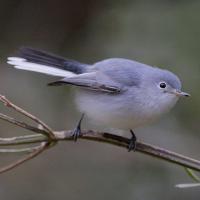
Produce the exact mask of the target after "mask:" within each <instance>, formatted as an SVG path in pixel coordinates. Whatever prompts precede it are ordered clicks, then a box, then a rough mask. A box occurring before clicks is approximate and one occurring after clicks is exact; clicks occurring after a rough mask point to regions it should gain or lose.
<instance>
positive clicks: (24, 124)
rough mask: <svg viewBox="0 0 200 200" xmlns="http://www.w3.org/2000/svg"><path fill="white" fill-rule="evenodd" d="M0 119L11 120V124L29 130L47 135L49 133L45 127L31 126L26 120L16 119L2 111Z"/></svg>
mask: <svg viewBox="0 0 200 200" xmlns="http://www.w3.org/2000/svg"><path fill="white" fill-rule="evenodd" d="M0 119H2V120H4V121H6V122H9V123H11V124H15V125H16V126H19V127H21V128H24V129H27V130H30V131H33V132H36V133H41V134H44V135H47V133H46V131H45V130H44V129H39V128H37V127H34V126H31V125H29V124H27V123H25V122H21V121H19V120H16V119H14V118H12V117H9V116H7V115H4V114H2V113H0Z"/></svg>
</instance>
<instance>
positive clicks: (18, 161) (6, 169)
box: [0, 142, 48, 174]
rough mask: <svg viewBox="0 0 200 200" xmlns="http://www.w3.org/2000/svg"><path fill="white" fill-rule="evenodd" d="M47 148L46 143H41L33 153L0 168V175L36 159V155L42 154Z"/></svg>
mask: <svg viewBox="0 0 200 200" xmlns="http://www.w3.org/2000/svg"><path fill="white" fill-rule="evenodd" d="M47 147H48V143H47V142H44V143H42V144H41V145H40V146H39V147H38V148H37V149H36V150H35V151H33V152H32V153H30V154H28V155H27V156H25V157H23V158H21V159H19V160H17V161H15V162H13V163H11V164H9V165H6V166H5V167H2V168H0V174H1V173H4V172H7V171H9V170H11V169H13V168H15V167H17V166H19V165H21V164H23V163H24V162H26V161H28V160H30V159H32V158H34V157H36V156H37V155H39V154H40V153H42V152H43V151H44V150H45V149H46V148H47Z"/></svg>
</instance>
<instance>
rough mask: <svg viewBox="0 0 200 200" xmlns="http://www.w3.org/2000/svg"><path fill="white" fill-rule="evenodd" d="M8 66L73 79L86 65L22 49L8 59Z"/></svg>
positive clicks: (33, 50) (42, 52) (34, 50)
mask: <svg viewBox="0 0 200 200" xmlns="http://www.w3.org/2000/svg"><path fill="white" fill-rule="evenodd" d="M7 63H8V64H10V65H14V67H15V68H17V69H22V70H27V71H34V72H39V73H43V74H48V75H52V76H58V77H68V78H70V77H73V76H76V75H77V74H81V73H84V72H85V70H86V67H87V66H88V65H86V64H82V63H79V62H77V61H74V60H70V59H65V58H63V57H59V56H56V55H53V54H50V53H47V52H44V51H40V50H36V49H32V48H27V47H23V48H21V49H20V50H19V54H18V56H17V57H8V61H7Z"/></svg>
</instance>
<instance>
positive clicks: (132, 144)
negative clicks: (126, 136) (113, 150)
mask: <svg viewBox="0 0 200 200" xmlns="http://www.w3.org/2000/svg"><path fill="white" fill-rule="evenodd" d="M130 132H131V135H132V137H131V139H130V140H129V144H128V152H130V151H131V150H133V151H135V149H136V141H137V138H136V136H135V133H134V132H133V130H132V129H131V130H130Z"/></svg>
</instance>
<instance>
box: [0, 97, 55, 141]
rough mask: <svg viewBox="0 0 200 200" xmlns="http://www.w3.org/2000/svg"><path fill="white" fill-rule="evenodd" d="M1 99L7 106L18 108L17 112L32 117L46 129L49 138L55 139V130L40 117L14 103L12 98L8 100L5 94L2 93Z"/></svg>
mask: <svg viewBox="0 0 200 200" xmlns="http://www.w3.org/2000/svg"><path fill="white" fill-rule="evenodd" d="M0 101H1V102H2V103H4V105H5V106H6V107H10V108H12V109H14V110H16V111H17V112H19V113H21V114H23V115H24V116H26V117H28V118H30V119H31V120H33V121H35V122H36V123H37V124H38V125H41V126H42V128H43V129H45V130H46V132H45V133H46V135H47V136H48V138H50V139H52V140H54V139H55V138H54V134H53V130H52V129H51V128H50V127H49V126H48V125H47V124H45V123H44V122H43V121H41V120H40V119H38V118H37V117H35V116H34V115H32V114H30V113H29V112H27V111H25V110H24V109H22V108H20V107H19V106H16V105H15V104H14V103H12V102H11V101H10V100H8V99H7V98H6V97H5V96H3V95H0Z"/></svg>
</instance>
